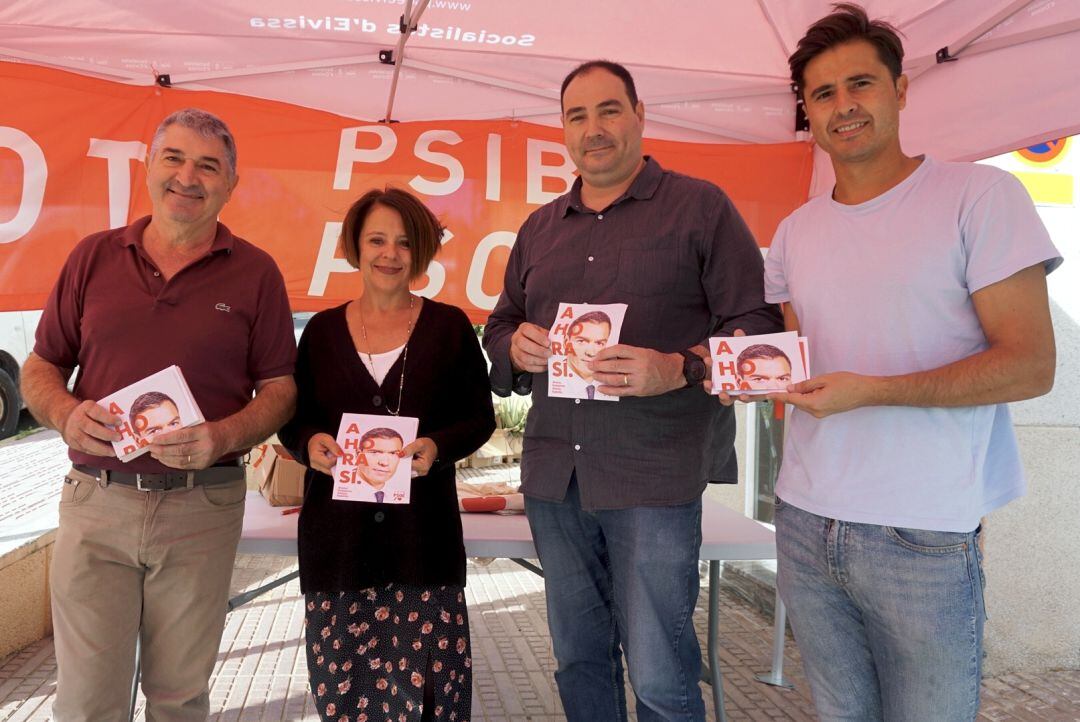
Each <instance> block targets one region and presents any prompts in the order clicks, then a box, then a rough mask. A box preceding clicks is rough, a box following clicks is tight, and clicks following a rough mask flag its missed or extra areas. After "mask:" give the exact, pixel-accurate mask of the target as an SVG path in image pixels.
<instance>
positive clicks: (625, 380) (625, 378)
mask: <svg viewBox="0 0 1080 722" xmlns="http://www.w3.org/2000/svg"><path fill="white" fill-rule="evenodd" d="M622 385H623V386H629V385H630V375H629V374H623V375H622Z"/></svg>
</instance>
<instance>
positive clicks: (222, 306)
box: [214, 303, 232, 313]
mask: <svg viewBox="0 0 1080 722" xmlns="http://www.w3.org/2000/svg"><path fill="white" fill-rule="evenodd" d="M214 309H215V310H217V311H224V312H225V313H228V312H229V311H231V310H232V306H230V305H229V304H227V303H219V304H217V305H216V306H214Z"/></svg>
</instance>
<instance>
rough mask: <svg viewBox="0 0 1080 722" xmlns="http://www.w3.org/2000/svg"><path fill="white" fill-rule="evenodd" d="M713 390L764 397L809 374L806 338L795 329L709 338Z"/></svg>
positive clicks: (736, 394)
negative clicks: (756, 334)
mask: <svg viewBox="0 0 1080 722" xmlns="http://www.w3.org/2000/svg"><path fill="white" fill-rule="evenodd" d="M709 354H710V355H711V356H712V393H713V394H715V395H718V394H721V393H726V394H729V395H731V396H741V395H743V394H746V395H748V396H764V395H765V394H768V393H772V392H776V391H786V390H787V387H788V386H790V385H791V384H797V383H799V382H800V381H805V380H806V379H808V378H809V377H810V354H809V348H808V345H807V341H806V339H805V338H802V337H800V336H799V335H798V334H797V333H795V332H794V331H786V332H784V333H769V334H763V335H760V336H723V337H714V338H710V339H709Z"/></svg>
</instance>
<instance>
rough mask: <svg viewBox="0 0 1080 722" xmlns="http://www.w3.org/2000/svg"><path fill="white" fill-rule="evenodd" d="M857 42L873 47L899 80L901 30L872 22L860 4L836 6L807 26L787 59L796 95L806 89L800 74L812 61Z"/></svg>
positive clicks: (901, 65)
mask: <svg viewBox="0 0 1080 722" xmlns="http://www.w3.org/2000/svg"><path fill="white" fill-rule="evenodd" d="M857 40H863V41H866V42H868V43H870V44H871V45H873V46H874V49H875V50H877V54H878V59H879V60H881V62H882V63H883V64H884V65H885V67H887V68H888V69H889V72H890V73H891V74H892V78H893V81H895V80H896V79H897V78H899V77H900V74H901V73H902V72H903V65H904V44H903V43H902V42H901V41H900V31H899V30H897V29H896V28H895V27H893V26H892V25H890V24H889V23H887V22H885V21H884V20H871V19H870V18H869V17H867V15H866V10H864V9H863V8H862V7H861V6H859V5H856V4H854V3H836V4H834V5H833V12H831V13H830V14H828V15H826V16H825V17H823V18H821V20H818V21H817V22H816V23H814V24H813V25H811V26H810V29H809V30H807V31H806V35H804V36H803V37H802V39H801V40H799V45H798V47H797V48H796V50H795V52H794V53H792V54H791V57H790V58H788V66H789V67H790V68H791V80H792V82H794V83H795V87H796V89H797V92H798V93H799V94H800V95H802V93H803V91H804V90H805V88H804V87H803V80H804V77H803V75H804V73H805V72H806V66H807V65H808V64H809V63H810V61H811V60H813V59H814V58H816V57H817V56H818V55H821V54H822V53H823V52H825V51H826V50H829V49H830V48H833V47H835V46H837V45H843V44H844V43H850V42H854V41H857Z"/></svg>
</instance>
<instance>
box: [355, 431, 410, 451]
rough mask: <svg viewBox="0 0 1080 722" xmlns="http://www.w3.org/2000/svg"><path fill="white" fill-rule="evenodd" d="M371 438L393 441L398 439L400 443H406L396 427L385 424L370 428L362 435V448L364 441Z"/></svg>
mask: <svg viewBox="0 0 1080 722" xmlns="http://www.w3.org/2000/svg"><path fill="white" fill-rule="evenodd" d="M369 439H390V440H392V441H397V442H398V443H400V444H402V445H403V446H404V444H405V440H404V439H402V438H401V434H399V433H398V432H397V431H395V430H394V429H388V428H386V427H385V426H379V427H377V428H374V429H369V430H368V431H367V432H366V433H365V434H364V435H363V436H361V437H360V448H361V449H362V448H364V442H365V441H368V440H369Z"/></svg>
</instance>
